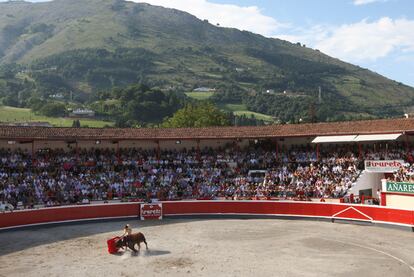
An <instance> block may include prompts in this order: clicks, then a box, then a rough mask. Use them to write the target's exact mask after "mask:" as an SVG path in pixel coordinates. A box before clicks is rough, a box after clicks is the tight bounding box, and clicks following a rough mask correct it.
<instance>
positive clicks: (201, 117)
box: [163, 103, 230, 128]
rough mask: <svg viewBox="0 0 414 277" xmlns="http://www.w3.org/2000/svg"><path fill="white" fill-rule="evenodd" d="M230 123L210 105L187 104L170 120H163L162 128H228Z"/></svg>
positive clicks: (224, 115) (220, 112) (223, 114)
mask: <svg viewBox="0 0 414 277" xmlns="http://www.w3.org/2000/svg"><path fill="white" fill-rule="evenodd" d="M228 125H230V122H229V120H228V117H227V116H226V114H225V113H223V112H222V111H220V110H219V109H218V108H216V107H215V106H214V105H213V104H211V103H201V104H187V105H186V106H185V107H184V108H182V109H180V110H178V111H177V112H176V113H175V114H174V115H173V116H172V117H171V118H168V119H166V120H164V123H163V127H168V128H185V127H209V126H228Z"/></svg>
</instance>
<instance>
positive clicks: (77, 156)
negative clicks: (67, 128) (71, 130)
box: [75, 141, 79, 162]
mask: <svg viewBox="0 0 414 277" xmlns="http://www.w3.org/2000/svg"><path fill="white" fill-rule="evenodd" d="M75 147H76V148H75V151H76V162H79V145H78V141H76V144H75Z"/></svg>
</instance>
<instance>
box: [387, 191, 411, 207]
mask: <svg viewBox="0 0 414 277" xmlns="http://www.w3.org/2000/svg"><path fill="white" fill-rule="evenodd" d="M387 207H390V208H396V209H411V210H413V209H414V195H413V196H410V195H407V196H406V195H394V194H387Z"/></svg>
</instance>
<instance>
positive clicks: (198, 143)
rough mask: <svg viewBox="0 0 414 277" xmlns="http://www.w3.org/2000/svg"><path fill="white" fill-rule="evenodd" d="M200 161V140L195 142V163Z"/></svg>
mask: <svg viewBox="0 0 414 277" xmlns="http://www.w3.org/2000/svg"><path fill="white" fill-rule="evenodd" d="M200 160H201V153H200V140H197V161H200Z"/></svg>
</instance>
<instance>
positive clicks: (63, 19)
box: [0, 0, 414, 121]
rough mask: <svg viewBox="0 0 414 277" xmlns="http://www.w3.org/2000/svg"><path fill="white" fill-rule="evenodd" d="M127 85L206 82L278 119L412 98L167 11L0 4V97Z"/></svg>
mask: <svg viewBox="0 0 414 277" xmlns="http://www.w3.org/2000/svg"><path fill="white" fill-rule="evenodd" d="M136 83H144V84H146V85H147V86H150V87H156V88H159V89H160V90H164V91H182V92H187V91H192V90H193V89H194V88H197V87H209V88H215V89H216V93H214V95H213V97H212V98H211V99H212V100H213V101H215V102H217V103H218V104H220V105H225V104H226V103H233V104H244V105H246V106H247V108H248V109H249V110H250V111H252V112H259V113H264V114H268V115H271V116H274V117H275V118H279V119H282V120H283V121H289V120H297V119H298V118H306V119H307V120H314V119H313V117H315V118H318V119H319V120H338V119H344V118H348V117H384V116H395V115H400V114H402V113H403V110H404V109H407V108H409V107H411V106H412V105H413V104H414V88H412V87H409V86H406V85H404V84H401V83H398V82H395V81H392V80H389V79H387V78H385V77H383V76H381V75H378V74H376V73H374V72H371V71H369V70H366V69H363V68H360V67H358V66H354V65H351V64H349V63H345V62H342V61H340V60H338V59H335V58H332V57H329V56H327V55H325V54H323V53H321V52H320V51H318V50H313V49H310V48H307V47H305V46H302V45H300V44H299V43H298V44H292V43H289V42H287V41H283V40H279V39H271V38H266V37H263V36H260V35H257V34H253V33H250V32H246V31H239V30H237V29H231V28H222V27H219V26H215V25H212V24H210V23H209V22H207V21H203V20H199V19H197V18H196V17H194V16H192V15H190V14H188V13H185V12H181V11H178V10H174V9H166V8H162V7H156V6H151V5H148V4H137V3H132V2H125V1H122V0H88V1H84V0H55V1H53V2H46V3H36V4H33V3H27V2H24V1H10V2H5V3H0V98H2V99H3V102H5V103H7V104H15V105H20V106H29V105H30V101H31V100H32V99H33V98H39V97H41V98H43V99H47V98H48V97H49V98H50V95H56V94H59V93H60V94H62V95H63V97H64V98H65V99H66V100H73V101H75V102H76V101H78V102H82V103H88V102H91V103H92V102H93V101H95V100H96V99H97V96H96V95H97V93H98V92H99V91H104V90H111V89H113V88H115V87H126V86H128V85H131V84H136ZM319 87H320V88H321V93H320V95H319V92H318V88H319ZM266 91H268V92H266ZM319 96H320V97H319Z"/></svg>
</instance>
